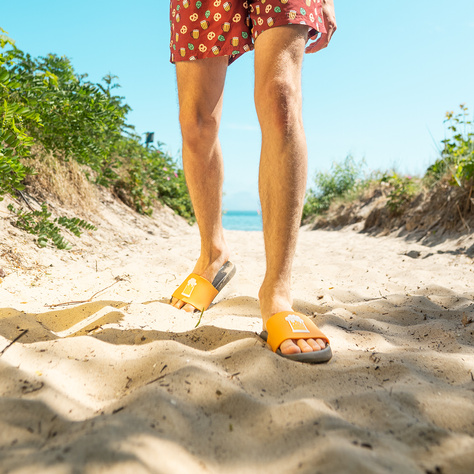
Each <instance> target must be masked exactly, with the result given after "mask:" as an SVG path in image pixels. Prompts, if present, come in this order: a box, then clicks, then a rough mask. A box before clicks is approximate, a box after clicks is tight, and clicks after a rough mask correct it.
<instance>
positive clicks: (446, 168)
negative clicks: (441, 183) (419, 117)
mask: <svg viewBox="0 0 474 474" xmlns="http://www.w3.org/2000/svg"><path fill="white" fill-rule="evenodd" d="M459 108H460V109H461V111H460V112H459V113H458V114H456V115H455V114H454V112H446V119H445V123H447V124H448V127H447V129H448V133H449V134H450V136H449V137H448V138H445V139H444V140H442V143H443V145H444V147H443V150H442V151H441V158H439V159H438V160H436V162H435V163H434V164H433V165H431V166H430V167H429V168H428V170H427V172H426V177H427V179H431V180H433V179H434V180H435V181H437V180H440V179H441V178H442V177H443V176H444V175H445V174H446V173H450V175H451V176H450V177H451V184H453V185H458V186H461V185H462V183H463V182H466V181H469V180H472V179H473V177H474V139H473V137H474V133H473V131H472V121H471V120H469V119H468V116H469V112H468V108H467V107H466V106H465V104H461V105H460V106H459Z"/></svg>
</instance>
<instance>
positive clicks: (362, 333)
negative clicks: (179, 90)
mask: <svg viewBox="0 0 474 474" xmlns="http://www.w3.org/2000/svg"><path fill="white" fill-rule="evenodd" d="M1 205H2V206H3V207H1V208H0V211H1V212H2V213H1V214H0V216H3V217H5V216H7V214H6V212H5V206H6V201H5V202H4V203H1ZM2 209H3V211H2ZM1 222H2V223H1V226H2V227H0V231H1V233H2V236H4V238H2V241H1V242H0V268H2V270H3V273H2V272H0V274H2V275H4V276H3V277H2V278H1V279H0V281H1V283H0V351H1V354H0V371H1V376H0V395H1V398H0V473H2V474H3V473H35V474H37V473H52V474H62V473H71V474H73V473H108V472H114V473H115V472H116V473H133V474H139V473H171V472H172V473H247V472H248V473H255V472H262V473H263V472H283V473H364V474H366V473H389V472H390V473H404V474H405V473H425V474H427V473H433V474H435V473H442V474H448V473H466V474H468V473H469V474H470V473H472V472H474V323H473V322H472V321H473V320H474V264H473V259H472V258H471V257H470V256H469V254H468V253H466V252H465V251H464V249H465V248H466V246H468V245H470V244H471V243H472V242H471V241H469V237H465V238H461V239H458V240H453V239H451V240H450V239H446V240H445V241H444V242H439V243H438V245H434V244H433V245H432V246H430V247H427V246H424V245H421V244H420V243H417V242H416V241H411V240H410V239H408V238H395V237H392V236H384V237H372V236H369V235H366V234H361V233H358V232H357V231H356V230H354V229H347V230H339V231H309V230H307V229H304V228H303V229H302V230H301V232H300V238H299V243H298V248H297V252H296V257H295V263H294V271H293V292H294V294H293V296H294V308H295V310H298V311H301V312H303V313H304V314H307V315H309V316H314V319H315V322H316V323H317V324H318V326H319V327H320V328H321V329H322V330H323V331H324V332H325V333H326V334H327V335H328V336H329V337H330V339H331V345H332V348H333V353H334V356H333V359H332V360H331V361H330V362H329V363H327V364H320V365H309V364H302V363H297V362H292V361H289V360H285V359H284V358H281V357H279V356H278V355H276V354H274V353H272V352H271V351H270V350H269V349H268V347H267V346H266V345H265V343H264V342H263V341H262V340H261V339H260V338H259V337H258V333H259V332H260V330H261V320H260V317H259V305H258V300H257V293H258V288H259V284H260V283H261V281H262V277H263V274H264V270H265V268H264V253H263V239H262V233H261V232H239V231H228V232H227V233H226V237H227V238H228V241H229V244H230V247H231V249H232V251H233V256H232V260H233V262H234V263H235V264H236V266H237V274H236V276H235V277H234V279H233V280H232V281H231V283H230V284H229V285H228V286H226V287H225V288H224V290H223V291H222V292H221V294H220V295H219V296H218V297H217V299H216V300H215V304H213V305H212V306H211V307H210V308H209V310H207V311H206V312H205V313H204V315H203V317H202V321H201V323H200V324H199V326H198V327H197V328H196V327H195V326H196V325H197V323H198V321H199V315H197V314H196V315H190V314H187V313H183V312H180V311H179V310H176V309H174V308H172V307H171V306H169V305H168V304H167V302H168V300H169V297H170V295H171V293H172V292H173V290H174V289H175V288H176V287H177V285H178V284H179V283H180V282H181V280H182V279H183V278H184V277H185V276H186V275H187V274H188V273H189V272H190V271H191V270H192V267H193V264H194V260H195V258H196V256H197V254H198V250H199V240H198V232H197V229H196V228H195V227H190V226H189V225H188V224H186V223H184V222H183V221H182V220H181V219H179V218H177V217H176V216H174V215H173V214H172V213H171V211H167V210H166V209H163V210H162V211H160V212H157V213H155V217H154V218H148V217H144V216H137V215H136V214H134V213H133V212H131V211H130V210H129V209H128V208H126V207H125V206H124V205H122V204H121V203H120V202H117V201H115V200H113V199H111V198H110V199H109V200H107V199H106V200H103V202H102V204H101V207H100V208H99V209H98V210H97V213H96V217H95V219H94V222H95V223H97V224H100V226H99V230H98V231H97V232H91V233H89V234H88V235H84V236H83V237H82V238H81V239H76V238H73V239H72V240H73V242H74V243H75V244H76V246H75V248H74V250H72V251H69V252H65V251H59V250H55V249H51V248H45V249H41V250H39V249H37V248H36V247H35V246H34V243H33V236H30V235H27V234H24V233H22V232H20V231H19V230H17V229H15V228H13V227H12V226H11V225H10V224H9V223H8V221H7V220H6V219H2V220H1ZM466 239H467V240H466ZM74 301H75V302H81V301H82V302H83V303H77V304H65V303H67V302H74ZM54 305H57V306H54ZM15 339H16V341H15ZM13 341H15V342H13ZM12 342H13V343H12Z"/></svg>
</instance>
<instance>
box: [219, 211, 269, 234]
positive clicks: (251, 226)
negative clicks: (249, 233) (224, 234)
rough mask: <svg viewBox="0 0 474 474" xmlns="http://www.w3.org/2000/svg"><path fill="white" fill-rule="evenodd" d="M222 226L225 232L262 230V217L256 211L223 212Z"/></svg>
mask: <svg viewBox="0 0 474 474" xmlns="http://www.w3.org/2000/svg"><path fill="white" fill-rule="evenodd" d="M222 225H223V226H224V229H227V230H262V216H261V215H260V214H259V213H258V212H257V211H225V212H224V213H223V214H222Z"/></svg>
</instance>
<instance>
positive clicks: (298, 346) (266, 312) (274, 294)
mask: <svg viewBox="0 0 474 474" xmlns="http://www.w3.org/2000/svg"><path fill="white" fill-rule="evenodd" d="M259 299H260V309H261V313H262V319H263V330H264V332H263V333H262V335H263V337H264V338H265V340H266V337H267V335H268V329H270V332H271V333H272V335H271V336H270V338H269V339H271V340H272V341H271V342H274V341H275V334H274V333H275V332H277V333H280V332H281V330H280V328H281V329H283V327H284V326H287V325H288V327H289V328H291V326H292V325H296V326H295V327H296V330H295V331H294V332H293V331H289V332H287V333H286V334H288V335H293V337H294V338H289V339H284V340H282V342H281V343H280V344H279V346H276V347H275V348H274V351H275V352H276V351H277V350H278V349H279V350H280V352H281V354H282V355H285V356H292V355H297V354H311V353H315V352H320V351H324V352H329V353H330V349H329V351H328V350H327V349H328V345H329V343H328V342H327V338H326V337H325V336H324V335H323V334H322V333H321V332H320V331H319V330H318V329H317V327H316V326H315V325H314V324H313V323H312V322H311V321H310V320H307V318H306V317H305V316H303V315H300V314H298V313H296V312H294V311H293V309H292V307H291V298H290V296H289V290H288V289H287V288H285V287H284V286H283V287H281V286H280V288H278V287H277V285H274V286H271V285H269V286H268V290H267V289H266V288H265V285H262V288H261V289H260V292H259ZM282 317H285V318H286V321H288V322H289V324H288V323H285V322H284V321H280V320H282ZM271 318H273V319H272V321H271V323H270V325H271V326H272V327H271V328H268V327H267V324H268V322H269V320H270V319H271ZM275 318H277V319H278V322H277V319H275ZM289 319H290V320H292V321H291V322H290V321H289ZM293 320H294V321H293ZM282 324H283V327H282ZM310 329H311V331H315V332H314V333H313V334H316V335H317V336H315V337H308V338H304V337H302V336H304V335H305V334H306V333H308V335H312V334H311V333H310ZM321 337H324V339H322V338H321ZM277 338H278V337H277ZM280 340H281V337H280ZM269 342H270V341H269ZM321 356H322V354H321ZM309 357H311V356H309ZM329 358H330V355H329ZM301 360H303V359H301ZM308 361H310V360H309V358H308ZM317 361H318V362H319V361H323V360H317Z"/></svg>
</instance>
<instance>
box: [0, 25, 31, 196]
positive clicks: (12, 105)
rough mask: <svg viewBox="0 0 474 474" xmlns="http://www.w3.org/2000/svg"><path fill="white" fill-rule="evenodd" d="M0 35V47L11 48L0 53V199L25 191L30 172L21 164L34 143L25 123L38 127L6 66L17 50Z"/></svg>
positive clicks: (29, 169)
mask: <svg viewBox="0 0 474 474" xmlns="http://www.w3.org/2000/svg"><path fill="white" fill-rule="evenodd" d="M2 33H5V31H4V30H2V29H1V28H0V47H1V48H4V47H5V46H6V45H10V46H11V47H12V48H13V49H12V50H11V51H9V52H0V200H2V199H3V197H2V196H3V195H5V194H7V193H14V192H15V191H20V190H22V189H24V185H23V184H22V181H23V179H24V178H25V176H26V175H27V174H32V173H33V170H32V169H31V168H28V167H27V166H25V165H23V163H22V161H21V160H22V159H24V158H27V157H28V156H29V154H30V147H31V145H32V144H33V139H32V138H31V137H30V136H29V135H28V134H27V130H26V125H25V122H28V121H29V122H32V123H37V124H40V119H39V116H38V114H37V113H36V112H34V111H33V110H32V109H31V108H30V107H28V104H27V102H26V101H25V100H23V99H22V98H21V97H18V95H17V94H16V93H15V91H16V89H17V88H18V87H19V83H18V82H17V81H16V78H15V76H14V75H12V74H11V73H10V72H9V71H8V68H7V66H8V64H9V63H10V62H11V60H12V57H13V55H14V54H15V51H17V49H16V48H15V44H14V42H13V40H11V39H10V38H9V37H8V36H6V35H5V34H2Z"/></svg>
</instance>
